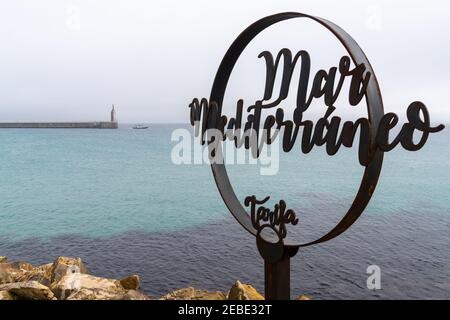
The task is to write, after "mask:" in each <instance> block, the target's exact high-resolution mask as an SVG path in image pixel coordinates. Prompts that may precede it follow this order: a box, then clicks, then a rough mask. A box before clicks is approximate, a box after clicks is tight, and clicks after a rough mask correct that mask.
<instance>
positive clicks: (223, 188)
mask: <svg viewBox="0 0 450 320" xmlns="http://www.w3.org/2000/svg"><path fill="white" fill-rule="evenodd" d="M293 18H307V19H312V20H314V21H316V22H318V23H320V24H321V25H323V26H324V27H326V28H327V29H328V30H330V31H331V32H332V33H333V34H334V35H335V36H336V37H337V38H338V39H339V41H340V42H341V43H342V44H343V45H344V47H345V48H346V49H347V51H348V53H349V55H350V57H351V58H352V60H353V62H354V63H355V64H357V65H358V64H365V66H366V68H367V70H368V72H370V73H371V75H372V76H371V77H370V80H369V84H368V87H367V94H366V102H367V109H368V110H367V111H368V119H369V121H370V123H371V127H370V129H371V133H372V134H371V135H370V140H371V145H372V147H373V148H374V149H375V143H376V141H375V137H376V130H377V128H378V125H379V123H380V120H381V118H382V117H383V115H384V109H383V101H382V98H381V92H380V88H379V85H378V82H377V80H376V77H375V73H374V71H373V69H372V67H371V65H370V63H369V61H368V59H367V57H366V56H365V54H364V52H363V51H362V50H361V48H360V47H359V46H358V44H357V43H356V41H355V40H354V39H353V38H352V37H351V36H350V35H349V34H348V33H346V32H345V31H344V30H342V29H341V28H340V27H338V26H337V25H335V24H334V23H332V22H330V21H327V20H325V19H322V18H317V17H313V16H309V15H306V14H302V13H295V12H287V13H280V14H276V15H272V16H268V17H265V18H263V19H261V20H258V21H257V22H255V23H254V24H252V25H251V26H249V27H248V28H247V29H246V30H244V31H243V32H242V33H241V34H240V35H239V36H238V38H237V39H236V40H235V41H234V42H233V44H232V45H231V46H230V48H229V49H228V51H227V53H226V54H225V56H224V58H223V60H222V62H221V64H220V66H219V69H218V71H217V74H216V77H215V79H214V83H213V87H212V91H211V95H210V101H214V102H216V103H217V105H218V106H219V113H220V111H221V110H220V109H221V108H220V107H221V105H222V102H223V98H224V95H225V90H226V87H227V83H228V80H229V78H230V75H231V72H232V71H233V67H234V65H235V63H236V62H237V60H238V59H239V56H240V55H241V53H242V52H243V51H244V49H245V48H246V46H247V45H248V44H249V43H250V41H251V40H252V39H253V38H254V37H256V36H257V35H258V34H259V33H260V32H261V31H263V30H264V29H266V28H267V27H269V26H271V25H273V24H275V23H277V22H280V21H283V20H287V19H293ZM382 164H383V152H382V151H381V150H377V151H375V154H374V156H373V158H372V160H371V161H370V163H369V164H368V165H367V167H366V169H365V171H364V174H363V177H362V181H361V185H360V187H359V191H358V193H357V195H356V197H355V199H354V201H353V203H352V205H351V207H350V209H349V210H348V212H347V213H346V214H345V216H344V217H343V218H342V220H341V221H340V222H339V223H338V224H337V225H336V226H335V227H334V228H333V229H332V230H330V231H329V232H328V233H326V234H325V235H323V236H322V237H320V238H319V239H316V240H314V241H311V242H308V243H294V242H290V241H285V243H284V245H285V246H294V247H305V246H309V245H313V244H318V243H321V242H325V241H328V240H331V239H333V238H335V237H337V236H339V235H340V234H341V233H343V232H344V231H345V230H347V229H348V228H349V227H350V226H351V225H352V224H353V223H354V222H355V221H356V220H357V219H358V217H359V216H360V215H361V213H362V212H363V211H364V209H365V208H366V206H367V204H368V203H369V201H370V198H371V197H372V194H373V192H374V190H375V187H376V185H377V182H378V177H379V175H380V172H381V168H382ZM211 168H212V172H213V176H214V179H215V181H216V184H217V187H218V189H219V192H220V194H221V196H222V198H223V200H224V202H225V204H226V205H227V207H228V209H229V210H230V212H231V213H232V214H233V216H234V217H235V218H236V219H237V220H238V221H239V223H240V224H241V225H242V226H243V227H244V228H245V229H247V230H248V231H249V232H250V233H252V234H253V235H255V236H256V235H257V233H258V230H256V229H255V228H254V226H253V224H252V222H251V219H250V217H249V215H248V213H247V211H246V210H245V208H244V207H243V206H242V204H241V203H240V201H239V199H238V198H237V196H236V194H235V192H234V190H233V187H232V185H231V183H230V180H229V178H228V174H227V171H226V168H225V165H224V164H217V163H213V164H211Z"/></svg>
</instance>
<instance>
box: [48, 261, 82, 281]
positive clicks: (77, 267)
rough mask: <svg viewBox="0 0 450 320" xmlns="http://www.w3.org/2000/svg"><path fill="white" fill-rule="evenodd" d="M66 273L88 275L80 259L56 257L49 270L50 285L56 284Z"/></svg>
mask: <svg viewBox="0 0 450 320" xmlns="http://www.w3.org/2000/svg"><path fill="white" fill-rule="evenodd" d="M68 273H88V272H87V269H86V266H85V265H84V263H83V261H81V258H68V257H58V258H57V259H56V260H55V261H54V262H53V266H52V268H51V275H52V276H51V279H50V280H51V281H50V282H51V283H56V282H58V281H59V280H61V278H62V277H64V276H65V275H66V274H68Z"/></svg>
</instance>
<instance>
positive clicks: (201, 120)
mask: <svg viewBox="0 0 450 320" xmlns="http://www.w3.org/2000/svg"><path fill="white" fill-rule="evenodd" d="M293 18H306V19H310V20H313V21H315V22H317V23H319V24H320V25H322V26H323V27H325V28H326V29H328V30H329V31H330V32H331V33H332V34H333V35H334V36H335V37H336V38H337V39H338V40H339V41H340V42H341V43H342V45H343V46H344V47H345V49H346V50H347V52H348V56H344V57H342V58H341V59H340V61H339V64H338V66H337V67H332V68H330V69H329V70H328V71H325V70H320V71H318V72H317V73H316V74H315V75H314V77H312V76H311V75H310V69H311V68H310V66H311V57H310V55H309V54H308V52H306V51H299V52H297V53H296V54H295V55H294V54H293V53H292V52H291V51H290V50H289V49H283V50H281V51H280V52H278V53H277V54H276V55H275V56H274V55H273V54H272V53H270V52H268V51H263V52H261V53H260V55H259V56H258V58H260V59H263V60H264V61H265V64H266V80H265V89H264V95H263V98H262V99H260V100H258V101H256V102H255V103H254V104H253V105H251V106H249V107H248V108H247V112H248V113H249V115H248V116H247V121H246V122H245V123H242V116H243V107H244V106H243V101H242V100H239V101H238V103H237V109H236V116H235V117H232V118H230V119H228V117H227V116H225V115H222V103H223V99H224V95H225V91H226V88H227V84H228V80H229V78H230V75H231V73H232V71H233V68H234V66H235V64H236V62H237V61H238V59H239V57H240V55H241V53H242V52H243V50H244V49H245V48H246V47H247V45H248V44H249V43H250V42H251V41H252V39H254V38H255V37H256V36H257V35H258V34H259V33H260V32H262V31H263V30H264V29H266V28H268V27H270V26H271V25H273V24H275V23H278V22H280V21H283V20H287V19H293ZM352 63H353V66H352ZM296 67H299V68H300V79H299V83H298V90H297V92H296V108H295V110H294V113H293V114H292V119H293V120H286V119H287V117H285V115H284V110H283V109H282V108H281V107H279V104H280V103H281V102H282V101H284V100H285V99H286V98H287V97H288V93H289V87H290V85H291V80H292V75H293V72H294V69H295V68H296ZM277 74H281V75H282V80H281V84H280V88H279V91H278V90H277V91H276V92H275V91H274V84H275V78H276V75H277ZM311 79H312V80H311ZM347 79H348V80H349V81H350V85H349V92H348V102H349V104H350V105H352V106H356V105H358V104H359V103H360V102H361V101H362V100H363V99H365V101H366V104H367V113H368V117H367V118H360V119H358V120H356V121H354V122H352V121H345V122H343V121H342V119H341V118H340V117H337V116H333V112H334V111H335V107H334V103H335V101H336V99H337V98H338V96H339V94H340V93H341V91H342V88H343V83H344V81H345V80H347ZM310 80H311V81H312V83H311V84H309V82H310ZM308 88H311V89H310V91H309V92H308ZM315 99H323V102H324V104H325V106H326V107H327V110H326V112H325V114H324V116H323V117H321V118H320V119H319V120H318V121H317V122H316V123H313V122H312V121H310V120H304V119H303V113H304V112H305V111H306V110H307V109H308V107H309V106H310V104H311V103H312V101H313V100H315ZM269 101H271V102H269ZM189 107H190V118H191V124H192V125H193V126H194V127H195V132H196V134H197V135H201V142H202V143H203V144H204V143H207V144H208V147H209V151H210V159H211V167H212V172H213V176H214V179H215V182H216V185H217V188H218V189H219V192H220V195H221V196H222V199H223V201H224V202H225V204H226V206H227V207H228V209H229V210H230V212H231V213H232V215H233V216H234V217H235V218H236V219H237V220H238V221H239V223H240V224H241V225H242V226H243V227H244V228H245V229H246V230H247V231H249V232H250V233H251V234H253V235H254V236H255V237H256V243H257V247H258V250H259V252H260V254H261V256H262V257H263V259H264V261H265V296H266V299H290V261H289V259H290V258H291V257H293V256H294V255H295V254H296V253H297V251H298V249H299V248H300V247H306V246H310V245H314V244H319V243H323V242H325V241H328V240H331V239H333V238H335V237H337V236H339V235H340V234H342V233H343V232H344V231H346V230H347V229H348V228H349V227H350V226H351V225H352V224H353V223H354V222H355V221H356V220H357V219H358V217H359V216H360V215H361V214H362V212H363V211H364V209H365V208H366V206H367V204H368V203H369V201H370V199H371V197H372V195H373V193H374V191H375V187H376V185H377V182H378V177H379V175H380V172H381V168H382V164H383V154H384V153H385V152H388V151H391V150H392V149H394V148H395V147H396V146H398V145H399V144H400V145H401V146H402V147H403V148H405V149H406V150H409V151H417V150H419V149H421V148H422V147H423V146H424V145H425V143H426V141H427V139H428V137H429V135H430V133H435V132H439V131H441V130H443V129H444V126H443V125H438V126H435V127H433V126H432V125H431V123H430V115H429V113H428V110H427V108H426V106H425V105H424V104H423V103H421V102H413V103H411V104H410V105H409V107H408V109H407V119H408V122H407V123H405V124H403V125H402V127H401V129H400V131H399V133H398V134H397V136H396V137H395V138H394V139H392V140H390V138H389V132H390V131H391V130H392V129H393V128H394V127H396V126H397V124H398V122H399V118H398V116H397V115H396V114H394V113H387V114H385V113H384V109H383V101H382V97H381V92H380V87H379V85H378V81H377V78H376V76H375V72H374V70H373V68H372V66H371V65H370V63H369V61H368V59H367V57H366V55H365V54H364V52H363V51H362V50H361V48H360V47H359V46H358V44H357V43H356V41H355V40H354V39H353V38H352V37H351V36H350V35H349V34H348V33H346V32H345V31H344V30H343V29H341V28H340V27H339V26H337V25H335V24H334V23H332V22H330V21H328V20H325V19H322V18H318V17H313V16H310V15H307V14H302V13H295V12H287V13H280V14H276V15H272V16H268V17H265V18H263V19H261V20H259V21H257V22H255V23H253V24H252V25H250V26H249V27H248V28H247V29H245V30H244V31H243V32H242V33H241V34H240V35H239V36H238V38H237V39H236V40H235V41H234V42H233V44H232V45H231V47H230V48H229V49H228V51H227V52H226V54H225V56H224V58H223V60H222V62H221V64H220V67H219V70H218V71H217V74H216V77H215V80H214V84H213V87H212V91H211V95H210V99H209V100H207V99H205V98H203V99H201V100H199V99H193V101H192V103H191V104H190V105H189ZM264 109H273V110H275V111H276V112H275V115H270V116H268V117H266V118H265V119H262V115H261V114H262V110H264ZM300 129H302V130H301V132H302V136H301V137H300V136H299V135H300ZM217 132H219V134H217ZM261 132H263V133H261ZM280 132H282V137H281V138H282V141H283V144H282V147H283V150H284V151H285V152H289V151H291V150H292V148H293V146H294V144H295V142H296V141H301V142H299V144H300V149H301V151H302V152H303V153H309V152H310V151H311V150H312V149H313V148H314V147H315V146H325V149H326V152H327V154H329V155H334V154H336V153H337V152H338V150H339V148H340V147H341V146H344V147H347V148H350V147H352V146H353V144H354V140H355V137H356V135H357V134H358V132H359V137H358V138H359V139H358V140H359V146H358V158H359V163H360V165H362V166H363V167H365V170H364V173H363V176H362V180H361V184H360V186H359V190H358V192H357V193H356V195H355V198H354V200H353V202H352V204H351V206H350V209H349V210H348V212H347V213H346V214H345V215H344V217H343V218H342V219H341V220H340V222H339V223H338V224H337V225H336V226H335V227H334V228H332V229H331V230H330V231H328V232H326V233H325V234H324V235H323V236H321V237H319V238H318V239H316V240H314V241H311V242H307V243H297V242H294V241H292V240H290V239H287V238H286V234H287V229H286V225H293V226H295V225H297V224H298V218H297V216H296V213H295V212H294V210H292V209H289V208H288V207H287V205H286V202H285V201H284V200H280V201H279V202H278V204H276V205H275V206H274V208H273V209H270V208H267V207H266V206H264V205H265V204H266V203H267V201H268V200H269V196H264V197H261V198H258V197H257V196H255V195H251V196H248V197H246V198H245V199H243V202H241V201H240V200H239V199H238V197H237V196H236V194H235V192H234V190H233V187H232V185H231V182H230V180H229V178H228V174H227V170H226V168H225V164H224V162H223V155H222V153H221V146H222V142H223V141H225V140H226V139H230V140H231V141H233V140H234V142H235V145H236V147H244V148H246V149H250V150H251V153H252V155H253V156H254V157H255V158H257V157H259V155H260V150H261V146H262V144H271V143H272V142H273V140H274V137H275V136H276V135H277V134H280V135H281V133H280ZM242 133H243V134H242ZM418 133H419V134H420V135H421V136H420V140H419V142H417V143H415V142H414V140H413V135H414V134H418ZM252 142H253V143H252ZM267 231H270V232H267Z"/></svg>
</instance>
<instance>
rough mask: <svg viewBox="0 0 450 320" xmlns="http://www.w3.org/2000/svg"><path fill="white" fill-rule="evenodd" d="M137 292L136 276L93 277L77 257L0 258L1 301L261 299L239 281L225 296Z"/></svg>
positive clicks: (188, 291)
mask: <svg viewBox="0 0 450 320" xmlns="http://www.w3.org/2000/svg"><path fill="white" fill-rule="evenodd" d="M139 289H140V279H139V276H138V275H131V276H129V277H126V278H124V279H120V280H117V279H107V278H101V277H96V276H93V275H90V274H89V273H88V270H87V268H86V266H85V265H84V263H83V261H82V260H81V259H80V258H68V257H58V258H57V259H56V260H55V261H54V262H53V263H47V264H43V265H40V266H33V265H31V264H29V263H27V262H22V261H19V262H8V259H7V258H6V257H2V256H0V300H152V299H158V300H264V296H263V295H262V294H260V293H259V292H258V291H257V290H256V289H255V288H254V287H252V286H251V285H249V284H242V283H241V282H239V281H236V282H235V283H234V284H233V286H232V287H231V289H230V291H229V292H228V293H224V292H220V291H207V290H200V289H196V288H192V287H188V288H183V289H178V290H175V291H172V292H170V293H168V294H166V295H163V296H162V297H159V298H150V297H149V296H147V295H145V294H143V293H142V292H140V291H139ZM297 299H298V300H309V298H308V297H306V296H300V297H298V298H297Z"/></svg>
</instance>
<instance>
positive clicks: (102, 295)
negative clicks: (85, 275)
mask: <svg viewBox="0 0 450 320" xmlns="http://www.w3.org/2000/svg"><path fill="white" fill-rule="evenodd" d="M67 300H150V298H149V297H147V296H146V295H145V294H143V293H141V292H139V291H136V290H118V291H109V290H103V289H99V288H90V289H88V288H81V289H80V290H77V291H74V292H73V293H72V294H71V295H70V296H68V297H67Z"/></svg>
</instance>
